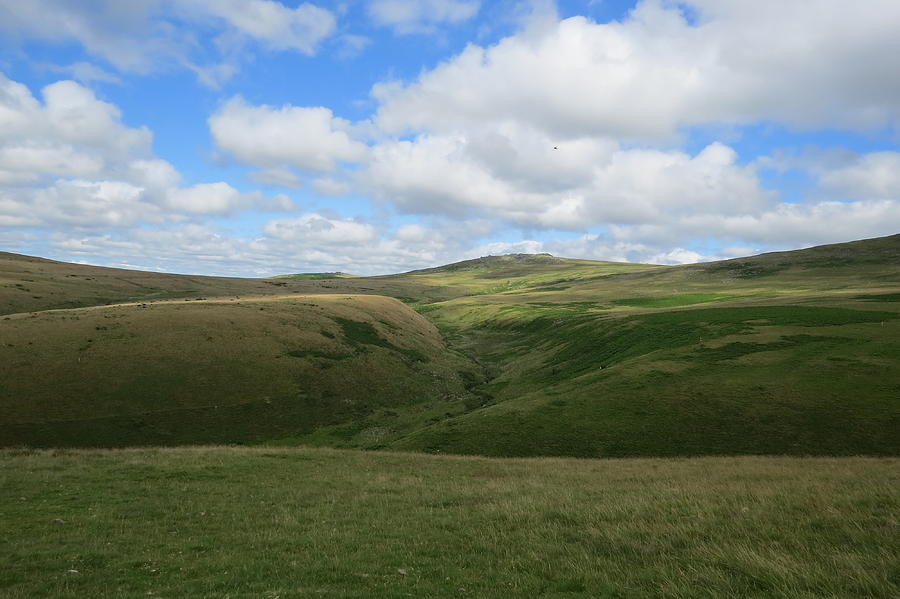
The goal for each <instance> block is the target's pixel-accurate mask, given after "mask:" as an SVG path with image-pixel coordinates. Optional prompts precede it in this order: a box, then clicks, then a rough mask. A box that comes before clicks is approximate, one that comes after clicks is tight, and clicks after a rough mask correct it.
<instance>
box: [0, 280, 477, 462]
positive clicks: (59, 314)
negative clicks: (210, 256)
mask: <svg viewBox="0 0 900 599" xmlns="http://www.w3.org/2000/svg"><path fill="white" fill-rule="evenodd" d="M0 364H3V365H4V371H5V376H4V377H3V378H2V380H0V411H2V412H3V414H4V426H3V427H2V428H0V445H7V446H8V445H16V444H27V445H32V446H42V445H44V446H47V445H54V446H59V445H63V446H65V445H72V446H125V445H148V444H164V445H171V444H195V443H205V442H220V443H221V442H227V443H243V442H251V441H259V440H263V439H269V438H272V437H273V436H279V435H285V434H297V433H302V432H309V431H311V430H314V429H315V428H316V427H318V426H321V425H324V424H336V423H343V422H347V421H356V420H358V419H359V418H360V417H362V416H364V415H366V414H369V413H372V412H375V411H386V412H389V413H393V414H394V416H395V419H397V420H398V421H399V424H398V425H397V426H396V427H395V428H398V427H399V428H401V429H402V421H403V418H402V417H401V415H400V414H398V413H397V412H398V411H399V412H404V411H406V412H412V413H413V414H415V419H416V421H418V419H419V418H420V417H421V418H423V419H424V418H427V417H429V416H430V415H432V414H433V413H435V412H436V413H440V414H448V413H449V414H455V413H458V412H460V411H462V410H465V409H468V408H467V406H466V402H465V400H466V398H467V393H466V389H465V385H466V384H467V383H468V384H471V381H474V380H477V374H473V373H472V372H471V371H472V366H471V364H470V363H469V362H468V361H467V360H465V359H464V358H462V357H460V356H459V355H457V354H456V353H454V352H452V351H449V350H448V349H447V348H446V347H445V346H444V344H443V342H442V340H441V338H440V335H439V334H438V333H437V331H436V330H435V329H434V327H433V326H432V325H431V324H430V323H429V322H428V321H427V320H425V319H424V318H422V317H421V316H419V315H418V314H416V313H415V312H413V311H412V310H410V309H409V308H407V307H406V306H404V305H403V304H402V303H401V302H398V301H397V300H394V299H390V298H385V297H376V296H347V295H339V296H336V295H316V296H294V295H291V296H274V297H265V298H252V299H246V300H235V299H230V300H199V301H180V302H176V301H167V302H155V303H139V304H123V305H115V306H103V307H93V308H80V309H68V310H55V311H44V312H36V313H30V314H18V315H10V316H6V317H4V318H3V319H2V320H0ZM422 414H425V415H424V416H422ZM354 434H360V435H361V436H362V437H364V438H365V440H366V441H367V442H369V443H372V442H377V441H378V438H379V435H380V434H381V433H380V432H379V431H377V430H367V431H363V430H356V431H355V432H354Z"/></svg>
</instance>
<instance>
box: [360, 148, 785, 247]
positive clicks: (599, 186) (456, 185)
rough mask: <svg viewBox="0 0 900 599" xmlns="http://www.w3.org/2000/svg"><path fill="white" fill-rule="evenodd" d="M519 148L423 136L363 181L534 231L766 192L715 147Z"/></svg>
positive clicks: (378, 163) (755, 201)
mask: <svg viewBox="0 0 900 599" xmlns="http://www.w3.org/2000/svg"><path fill="white" fill-rule="evenodd" d="M557 148H558V149H554V146H553V145H552V142H551V141H550V140H549V139H546V138H545V139H543V140H541V141H540V142H538V141H537V140H531V143H518V141H514V140H513V139H511V138H510V137H507V136H504V135H501V134H499V133H496V134H493V135H487V136H482V137H476V138H475V139H473V140H469V139H467V138H465V137H463V136H454V137H450V136H430V135H423V136H419V137H418V138H416V139H415V140H414V141H398V142H388V143H382V144H380V145H378V146H376V147H375V148H374V149H373V158H372V161H371V163H370V165H369V166H368V168H367V169H366V170H364V171H363V172H362V173H361V175H360V182H361V184H362V185H363V186H364V187H366V188H368V189H370V190H371V192H372V193H373V194H375V195H376V197H379V198H381V199H382V200H383V201H386V202H390V203H391V204H393V205H394V206H396V207H397V208H398V209H400V210H401V211H404V212H408V213H416V214H445V215H457V216H458V215H465V214H481V215H484V216H488V217H493V218H501V219H504V220H505V221H507V222H509V223H512V224H516V225H521V226H528V227H543V228H558V229H573V230H584V229H587V228H590V227H594V226H601V225H607V224H610V223H646V222H665V221H666V220H668V219H669V218H670V217H671V215H673V214H709V213H712V214H720V213H721V214H735V213H737V214H743V213H747V212H751V211H755V210H758V209H760V208H761V207H764V206H765V205H766V204H767V202H768V196H767V194H766V193H765V192H764V191H763V190H762V189H761V188H760V186H759V182H758V180H757V177H756V173H755V171H754V170H753V169H752V168H751V167H742V166H739V165H736V164H735V161H736V158H737V156H736V154H735V152H734V151H733V150H732V149H731V148H728V147H727V146H724V145H722V144H718V143H714V144H711V145H710V146H708V147H706V148H705V149H704V150H702V151H701V152H699V153H698V154H697V155H696V156H689V155H687V154H684V153H682V152H677V151H660V150H636V149H633V150H629V149H621V148H617V147H616V145H615V144H612V143H609V142H605V141H602V140H601V141H597V140H589V139H581V140H575V141H573V142H572V143H570V144H561V145H560V146H557Z"/></svg>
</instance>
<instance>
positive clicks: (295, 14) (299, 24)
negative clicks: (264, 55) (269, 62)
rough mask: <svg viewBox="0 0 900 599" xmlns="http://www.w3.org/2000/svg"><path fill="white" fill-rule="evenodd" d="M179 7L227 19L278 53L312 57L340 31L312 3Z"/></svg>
mask: <svg viewBox="0 0 900 599" xmlns="http://www.w3.org/2000/svg"><path fill="white" fill-rule="evenodd" d="M176 4H183V5H186V6H190V7H191V8H193V9H194V10H196V11H197V12H199V13H204V12H205V13H208V14H211V15H214V16H216V17H219V18H221V19H224V20H225V21H226V22H227V23H228V24H229V25H230V26H231V27H233V28H234V29H235V30H236V31H237V32H240V33H241V34H242V35H245V36H248V37H251V38H253V39H256V40H258V41H261V42H263V43H264V44H266V45H267V46H269V47H271V48H273V49H275V50H288V49H290V50H296V51H298V52H302V53H303V54H308V55H310V54H313V53H315V50H316V46H317V45H318V44H319V43H320V42H321V41H322V40H323V39H325V38H326V37H328V36H329V35H331V34H332V33H333V32H334V30H335V28H336V19H335V17H334V15H333V14H332V13H331V12H330V11H328V10H326V9H324V8H320V7H318V6H315V5H313V4H310V3H309V2H304V3H302V4H300V5H298V6H296V7H295V8H289V7H287V6H285V5H284V4H282V3H280V2H273V1H271V0H212V1H211V0H180V2H178V3H176Z"/></svg>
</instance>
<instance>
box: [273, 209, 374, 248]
mask: <svg viewBox="0 0 900 599" xmlns="http://www.w3.org/2000/svg"><path fill="white" fill-rule="evenodd" d="M263 231H264V232H265V234H266V235H268V236H270V237H273V238H275V239H280V240H283V241H304V242H308V243H319V244H353V243H360V242H366V241H371V240H373V239H375V238H376V237H377V236H378V234H377V231H376V230H375V227H373V226H372V225H370V224H368V223H361V222H357V221H353V220H349V219H333V218H326V217H324V216H321V215H319V214H315V213H311V214H304V215H303V216H300V217H297V218H292V219H282V220H273V221H269V222H268V223H267V224H266V226H265V227H263Z"/></svg>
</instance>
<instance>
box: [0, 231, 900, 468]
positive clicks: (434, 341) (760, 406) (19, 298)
mask: <svg viewBox="0 0 900 599" xmlns="http://www.w3.org/2000/svg"><path fill="white" fill-rule="evenodd" d="M5 260H6V261H5V262H3V261H0V266H2V265H4V264H5V266H3V270H0V306H5V307H6V308H5V310H6V312H7V313H8V314H11V313H15V314H12V315H10V316H8V317H7V318H8V320H0V333H2V335H3V336H2V337H0V352H2V354H0V359H2V360H3V361H4V363H5V364H8V365H9V367H8V368H7V370H8V371H9V372H11V373H12V375H11V376H8V377H6V378H5V379H4V381H3V382H0V397H2V398H3V400H2V402H3V403H2V404H0V407H2V408H3V409H4V410H5V412H6V413H8V414H10V415H11V418H12V419H11V420H10V425H9V426H7V427H5V432H4V433H2V434H3V435H4V437H3V440H2V443H3V444H7V445H9V444H12V443H35V444H42V445H52V444H62V445H94V444H100V445H129V444H136V443H202V442H211V441H216V442H266V443H274V444H316V445H330V446H338V447H362V448H385V447H388V448H396V449H404V450H416V451H429V452H451V453H475V454H484V455H498V456H532V455H569V456H583V457H595V456H660V455H709V454H792V455H851V454H869V455H898V454H900V432H898V431H900V400H898V398H900V235H895V236H891V237H885V238H880V239H872V240H863V241H857V242H851V243H844V244H834V245H829V246H821V247H817V248H810V249H805V250H798V251H792V252H778V253H772V254H764V255H760V256H753V257H748V258H740V259H735V260H726V261H720V262H713V263H704V264H694V265H685V266H654V265H641V264H625V263H613V262H594V261H587V260H572V259H565V258H556V257H553V256H549V255H543V254H539V255H524V254H514V255H509V256H492V257H485V258H478V259H475V260H467V261H464V262H460V263H456V264H451V265H446V266H442V267H436V268H431V269H425V270H419V271H412V272H408V273H402V274H397V275H388V276H380V277H336V278H329V277H321V276H318V275H315V276H291V277H288V278H275V279H256V280H253V279H221V278H212V277H190V276H185V275H161V274H155V273H140V272H136V271H118V270H114V269H99V268H97V267H88V266H80V265H66V264H63V263H56V262H49V261H42V260H39V259H31V258H27V257H17V256H14V255H6V257H5ZM26 271H28V272H26ZM332 274H333V273H332ZM70 275H76V276H70ZM26 277H28V278H30V279H31V280H28V279H26ZM29 286H31V287H29ZM22 287H26V288H27V289H28V291H23V290H22ZM41 290H45V291H41ZM29 293H30V294H32V295H31V296H29V295H28V294H29ZM41 293H46V296H43V297H41V296H40V294H41ZM127 294H131V295H127ZM34 296H38V297H37V298H35V297H34ZM237 296H240V298H241V299H236V297H237ZM373 296H375V297H373ZM384 296H389V297H392V298H396V299H399V300H401V302H402V303H401V302H397V301H395V300H390V299H387V298H386V297H384ZM159 297H167V298H175V297H182V298H185V299H192V298H193V301H187V302H186V301H184V299H182V300H181V301H175V300H173V299H168V300H166V301H149V300H151V299H155V298H159ZM197 297H207V298H209V299H206V300H200V301H197V300H196V298H197ZM214 297H219V298H220V299H218V300H215V301H214V300H213V299H212V298H214ZM346 297H352V298H353V299H352V300H347V299H342V298H346ZM29 298H30V299H29ZM48 298H49V299H48ZM98 298H99V299H98ZM116 298H118V299H116ZM134 298H137V299H138V301H140V302H143V306H142V305H141V304H137V305H127V306H110V307H105V308H96V309H92V308H80V309H78V310H69V311H59V312H46V311H40V310H41V306H44V307H52V306H59V305H62V306H66V305H73V306H88V305H91V304H92V303H93V304H103V303H106V302H107V301H117V302H122V301H125V300H128V299H132V300H134ZM100 300H103V301H100ZM403 304H406V306H404V305H403ZM349 305H355V306H356V307H357V308H356V309H357V310H362V312H354V313H353V315H348V314H347V313H345V310H347V309H348V308H347V306H349ZM314 306H315V307H314ZM363 308H364V309H363ZM410 308H412V309H414V310H416V311H417V312H418V313H419V314H420V315H421V316H416V315H415V314H414V313H413V312H412V311H411V310H410ZM29 311H30V312H29ZM113 316H115V318H113ZM423 317H424V318H423ZM426 318H427V321H426V320H425V319H426ZM342 319H343V320H342ZM345 321H354V322H357V323H362V324H360V325H350V324H347V325H346V326H345V324H341V323H344V322H345ZM429 321H430V322H429ZM112 323H116V325H117V328H115V329H112V328H110V325H111V324H112ZM387 323H390V324H387ZM104 327H106V328H104ZM347 327H349V328H347ZM354 327H355V328H354ZM435 327H436V328H435ZM113 330H115V331H116V332H115V333H114V334H113V333H111V331H113ZM323 331H324V332H325V333H327V334H328V335H332V337H328V335H325V334H323ZM401 332H402V335H401ZM359 335H361V337H356V336H359ZM88 339H90V341H88ZM354 339H356V341H354ZM361 339H368V341H362V340H361ZM413 341H415V342H413ZM29 342H30V343H31V345H29ZM423 357H424V358H425V359H423ZM79 358H82V360H81V361H80V362H79V361H78V359H79ZM216 406H218V407H216ZM273 406H274V407H273ZM149 414H154V415H153V416H152V417H151V420H152V422H153V423H152V424H147V422H148V421H147V418H148V416H147V415H149ZM98 422H99V423H101V424H100V425H97V424H96V423H98ZM97 431H101V432H97Z"/></svg>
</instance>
